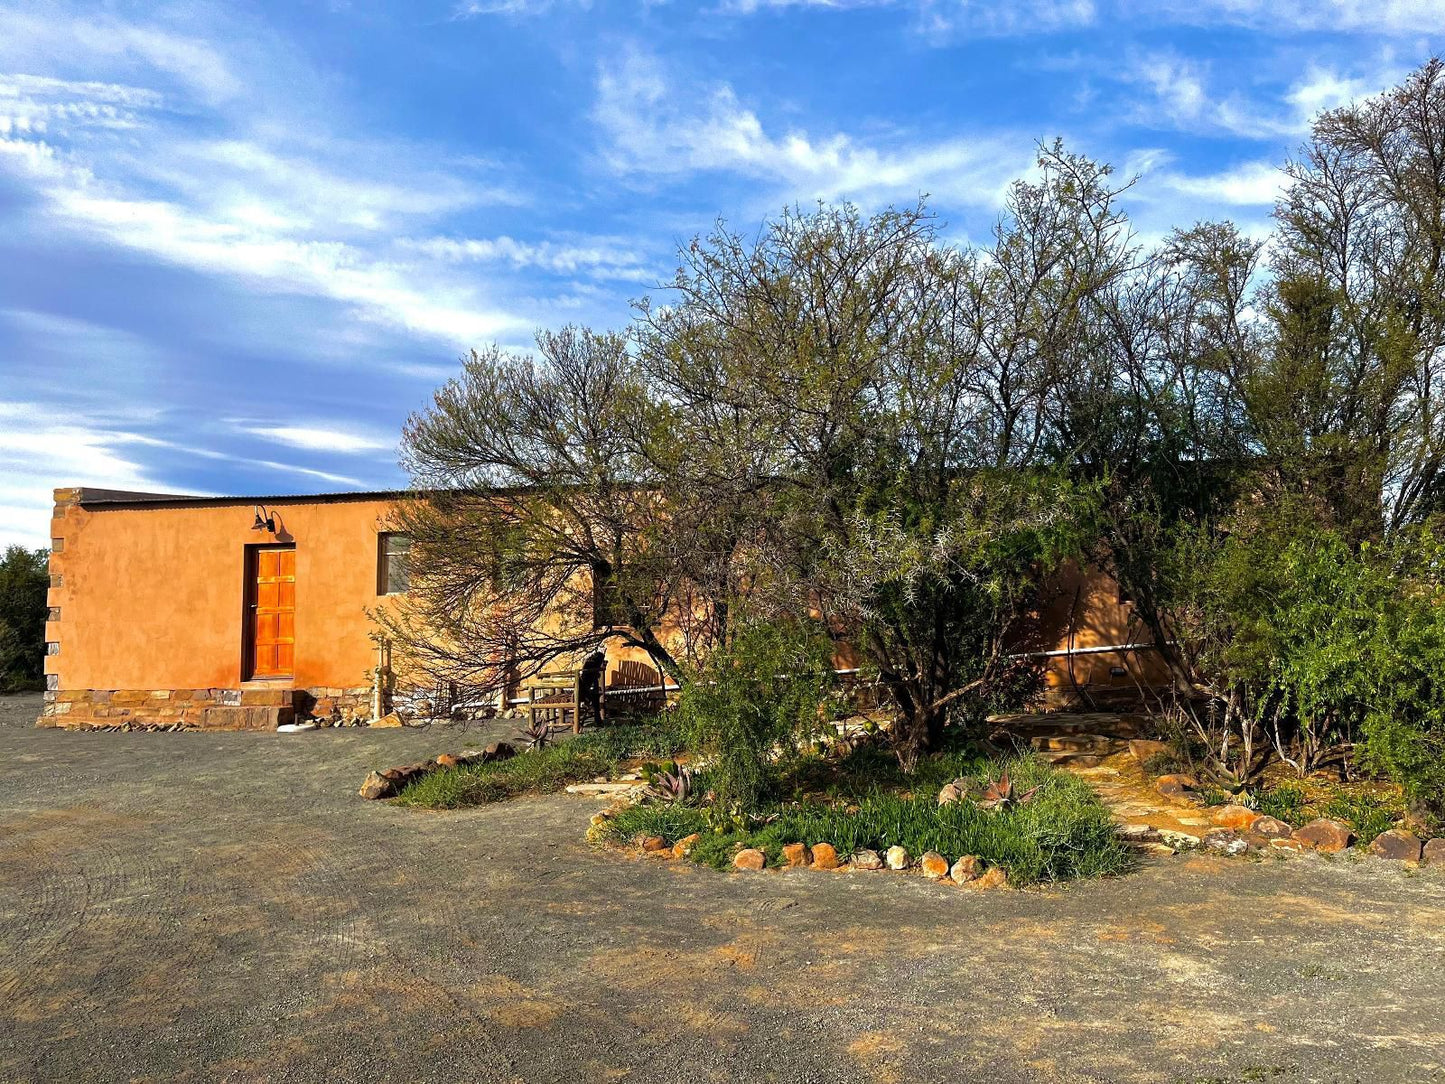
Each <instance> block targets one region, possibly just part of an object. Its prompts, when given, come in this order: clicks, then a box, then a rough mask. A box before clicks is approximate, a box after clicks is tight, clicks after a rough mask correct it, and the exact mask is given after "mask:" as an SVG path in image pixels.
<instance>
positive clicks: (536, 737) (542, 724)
mask: <svg viewBox="0 0 1445 1084" xmlns="http://www.w3.org/2000/svg"><path fill="white" fill-rule="evenodd" d="M551 740H552V727H551V725H550V724H549V723H547V722H546V721H545V720H543V719H533V720H532V721H531V722H530V723H528V724H527V725H526V726H524V727H523V728H522V742H523V744H525V745H526V746H527V748H528V749H545V748H546V747H547V743H548V742H549V741H551Z"/></svg>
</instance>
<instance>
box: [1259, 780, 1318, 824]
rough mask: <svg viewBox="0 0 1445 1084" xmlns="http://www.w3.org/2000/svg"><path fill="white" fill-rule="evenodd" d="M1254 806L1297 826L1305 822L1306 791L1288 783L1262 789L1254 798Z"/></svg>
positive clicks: (1266, 813) (1270, 815)
mask: <svg viewBox="0 0 1445 1084" xmlns="http://www.w3.org/2000/svg"><path fill="white" fill-rule="evenodd" d="M1254 808H1255V809H1257V810H1258V811H1259V812H1261V813H1263V814H1264V815H1265V816H1267V817H1274V818H1276V819H1277V820H1282V821H1284V822H1285V823H1286V824H1290V825H1294V826H1295V827H1296V828H1297V827H1299V826H1300V825H1301V824H1303V823H1304V822H1305V819H1306V818H1305V792H1304V791H1303V790H1301V789H1300V788H1299V787H1296V786H1294V785H1292V784H1289V783H1286V784H1284V785H1283V786H1278V787H1270V788H1269V789H1268V790H1262V791H1260V792H1259V794H1257V795H1256V796H1255V798H1254Z"/></svg>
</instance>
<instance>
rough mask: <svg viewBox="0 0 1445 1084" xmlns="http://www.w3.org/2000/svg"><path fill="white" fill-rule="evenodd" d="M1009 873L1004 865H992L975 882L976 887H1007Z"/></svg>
mask: <svg viewBox="0 0 1445 1084" xmlns="http://www.w3.org/2000/svg"><path fill="white" fill-rule="evenodd" d="M1008 886H1009V883H1008V874H1007V873H1005V872H1004V868H1003V867H1002V866H990V867H989V868H988V869H987V870H986V871H985V872H984V874H983V876H982V877H980V878H978V879H977V880H976V881H974V882H973V887H974V888H1007V887H1008Z"/></svg>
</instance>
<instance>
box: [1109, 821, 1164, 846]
mask: <svg viewBox="0 0 1445 1084" xmlns="http://www.w3.org/2000/svg"><path fill="white" fill-rule="evenodd" d="M1114 834H1115V835H1116V836H1118V837H1119V838H1120V839H1122V840H1123V841H1124V842H1125V843H1158V842H1159V840H1160V838H1161V837H1160V835H1159V832H1158V830H1157V829H1155V828H1154V827H1153V826H1152V825H1148V824H1121V825H1119V827H1117V828H1115V829H1114Z"/></svg>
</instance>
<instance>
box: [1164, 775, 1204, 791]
mask: <svg viewBox="0 0 1445 1084" xmlns="http://www.w3.org/2000/svg"><path fill="white" fill-rule="evenodd" d="M1162 787H1178V788H1180V789H1181V790H1198V789H1199V780H1197V779H1195V778H1194V776H1192V775H1161V776H1160V777H1159V778H1158V779H1156V780H1154V789H1155V790H1159V789H1161V788H1162Z"/></svg>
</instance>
